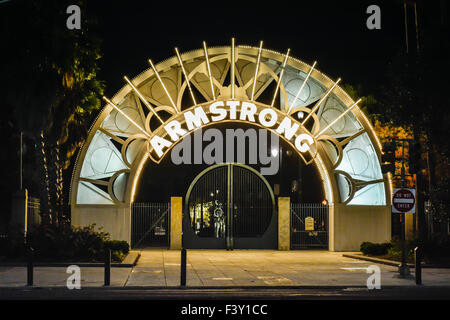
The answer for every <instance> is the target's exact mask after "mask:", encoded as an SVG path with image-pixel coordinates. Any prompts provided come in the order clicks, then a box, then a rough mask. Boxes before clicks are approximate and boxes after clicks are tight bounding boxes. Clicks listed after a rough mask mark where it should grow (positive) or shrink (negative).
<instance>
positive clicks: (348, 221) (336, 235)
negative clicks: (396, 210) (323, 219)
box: [329, 204, 391, 251]
mask: <svg viewBox="0 0 450 320" xmlns="http://www.w3.org/2000/svg"><path fill="white" fill-rule="evenodd" d="M329 226H330V231H329V232H330V233H329V249H330V251H359V248H360V245H361V243H362V242H364V241H370V242H386V241H389V240H390V239H391V207H390V206H359V205H355V206H348V205H347V206H346V205H343V204H334V205H333V206H330V221H329Z"/></svg>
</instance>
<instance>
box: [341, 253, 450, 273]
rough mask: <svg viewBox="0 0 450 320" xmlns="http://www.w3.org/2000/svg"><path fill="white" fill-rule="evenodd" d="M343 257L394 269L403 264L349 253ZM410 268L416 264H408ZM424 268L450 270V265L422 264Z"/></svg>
mask: <svg viewBox="0 0 450 320" xmlns="http://www.w3.org/2000/svg"><path fill="white" fill-rule="evenodd" d="M342 256H343V257H346V258H353V259H359V260H366V261H371V262H377V263H381V264H387V265H390V266H394V267H398V266H400V264H401V262H399V261H393V260H387V259H380V258H375V257H368V256H363V255H360V254H349V253H344V254H343V255H342ZM406 265H407V266H408V267H410V268H415V267H416V266H415V264H414V263H407V264H406ZM421 267H422V268H435V269H449V268H450V265H439V264H424V263H423V262H422V265H421Z"/></svg>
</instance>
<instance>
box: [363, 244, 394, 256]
mask: <svg viewBox="0 0 450 320" xmlns="http://www.w3.org/2000/svg"><path fill="white" fill-rule="evenodd" d="M390 248H392V244H391V243H389V242H385V243H372V242H363V243H361V246H360V251H361V252H362V253H363V254H368V255H373V256H381V255H385V254H387V253H388V250H389V249H390Z"/></svg>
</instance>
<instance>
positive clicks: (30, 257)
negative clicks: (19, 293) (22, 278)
mask: <svg viewBox="0 0 450 320" xmlns="http://www.w3.org/2000/svg"><path fill="white" fill-rule="evenodd" d="M33 251H34V249H33V248H32V247H28V248H27V286H32V285H33V269H34V265H33V258H34V257H33Z"/></svg>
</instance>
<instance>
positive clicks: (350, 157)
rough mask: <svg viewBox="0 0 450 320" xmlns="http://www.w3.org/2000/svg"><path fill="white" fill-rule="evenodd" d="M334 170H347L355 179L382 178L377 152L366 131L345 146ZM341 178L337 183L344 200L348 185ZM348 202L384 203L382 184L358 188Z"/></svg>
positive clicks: (363, 203)
mask: <svg viewBox="0 0 450 320" xmlns="http://www.w3.org/2000/svg"><path fill="white" fill-rule="evenodd" d="M336 170H340V171H344V172H347V173H348V174H350V176H351V177H352V178H353V179H355V180H362V181H371V180H378V179H382V178H383V174H382V173H381V169H380V164H379V162H378V157H377V154H376V152H375V150H374V148H373V146H372V143H371V142H370V138H369V136H368V135H367V133H364V134H362V135H360V136H358V137H356V138H355V139H353V140H351V141H350V142H349V143H348V144H347V145H346V146H345V148H344V150H343V157H342V161H341V163H340V164H339V165H338V167H337V168H336ZM342 179H344V178H343V177H342V178H339V179H338V185H339V190H340V194H341V199H343V201H345V199H346V198H345V197H343V196H344V195H345V194H348V189H347V188H348V186H347V185H346V182H344V181H342ZM348 204H349V205H350V204H361V205H385V204H386V197H385V190H384V184H383V183H377V184H372V185H367V186H366V187H364V188H362V189H361V190H358V191H357V192H356V193H355V195H354V197H353V199H352V200H351V201H350V202H349V203H348Z"/></svg>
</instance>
